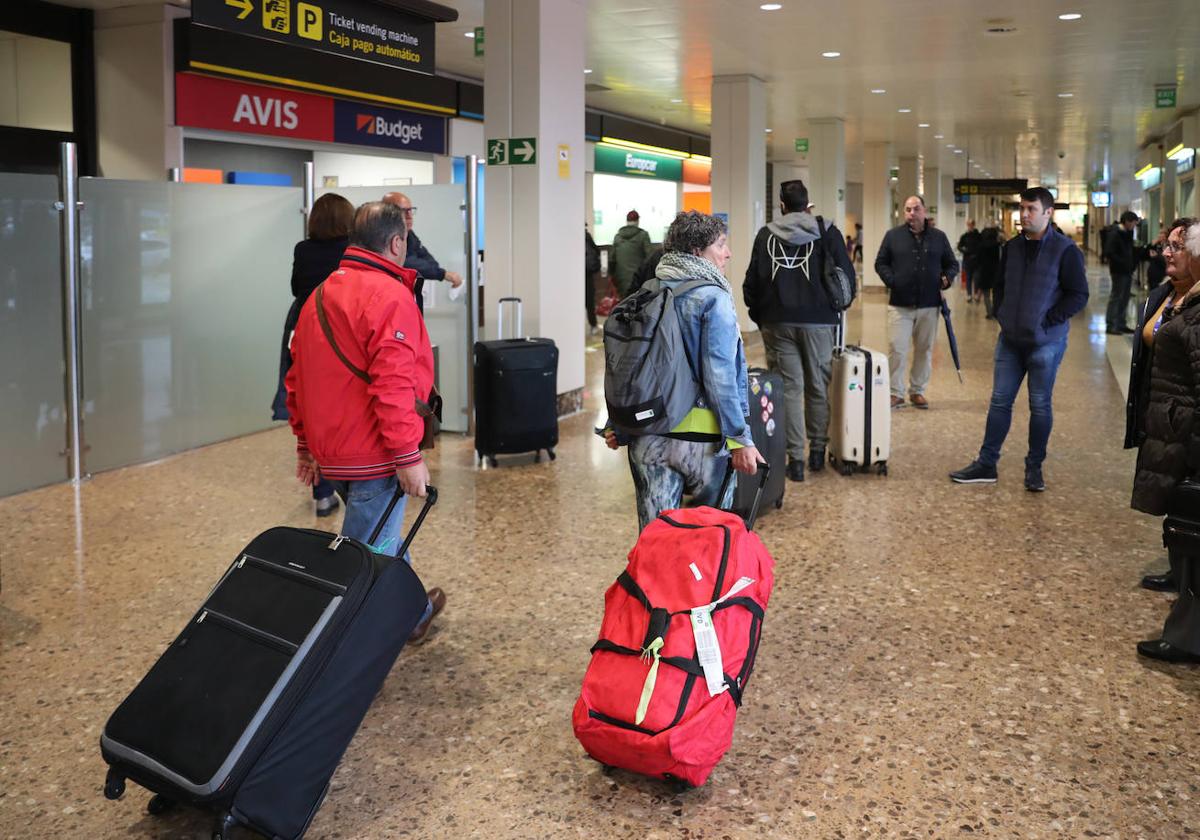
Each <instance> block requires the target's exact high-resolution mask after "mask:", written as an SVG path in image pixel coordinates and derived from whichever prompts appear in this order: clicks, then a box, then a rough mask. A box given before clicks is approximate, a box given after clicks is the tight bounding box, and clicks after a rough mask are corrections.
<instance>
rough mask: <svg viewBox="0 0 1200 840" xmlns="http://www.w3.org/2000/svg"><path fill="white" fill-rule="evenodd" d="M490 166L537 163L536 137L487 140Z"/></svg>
mask: <svg viewBox="0 0 1200 840" xmlns="http://www.w3.org/2000/svg"><path fill="white" fill-rule="evenodd" d="M487 144H488V148H487V162H488V166H516V165H518V164H526V163H537V138H536V137H511V138H508V139H505V138H498V139H495V140H489V141H487Z"/></svg>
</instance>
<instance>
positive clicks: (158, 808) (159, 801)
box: [146, 793, 179, 816]
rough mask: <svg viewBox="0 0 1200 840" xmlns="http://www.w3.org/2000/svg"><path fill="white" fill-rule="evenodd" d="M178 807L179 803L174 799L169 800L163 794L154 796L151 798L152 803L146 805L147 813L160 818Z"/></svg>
mask: <svg viewBox="0 0 1200 840" xmlns="http://www.w3.org/2000/svg"><path fill="white" fill-rule="evenodd" d="M177 805H179V803H178V802H176V801H175V800H174V799H168V798H167V797H165V796H163V795H162V794H161V793H156V794H154V796H152V797H150V801H149V802H147V803H146V813H147V814H151V815H153V816H158V815H159V814H165V813H167V812H168V811H172V810H174V809H175V807H176V806H177Z"/></svg>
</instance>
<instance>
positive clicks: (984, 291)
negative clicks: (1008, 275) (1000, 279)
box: [975, 226, 1004, 321]
mask: <svg viewBox="0 0 1200 840" xmlns="http://www.w3.org/2000/svg"><path fill="white" fill-rule="evenodd" d="M1002 244H1004V237H1003V236H1002V235H1001V233H1000V228H998V227H995V226H992V227H988V228H984V230H983V232H982V233H980V234H979V244H978V248H977V250H976V260H977V264H976V266H975V289H976V291H978V292H979V296H980V297H981V298H983V304H984V306H985V307H987V317H988V320H989V321H991V320H995V318H996V307H995V301H994V300H993V290H994V289H995V288H996V275H997V274H998V273H999V272H1000V246H1001V245H1002Z"/></svg>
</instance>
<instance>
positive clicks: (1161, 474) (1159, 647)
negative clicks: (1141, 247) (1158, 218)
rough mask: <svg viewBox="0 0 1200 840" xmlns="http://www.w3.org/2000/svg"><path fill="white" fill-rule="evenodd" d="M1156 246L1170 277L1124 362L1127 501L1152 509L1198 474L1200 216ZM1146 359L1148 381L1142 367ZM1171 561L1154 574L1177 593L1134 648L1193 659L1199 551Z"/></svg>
mask: <svg viewBox="0 0 1200 840" xmlns="http://www.w3.org/2000/svg"><path fill="white" fill-rule="evenodd" d="M1163 253H1164V256H1165V257H1166V260H1167V276H1168V278H1169V279H1170V281H1171V282H1170V284H1167V285H1166V288H1167V289H1168V290H1169V291H1168V292H1167V293H1165V294H1162V295H1155V296H1154V297H1153V298H1152V300H1156V299H1160V298H1161V300H1159V303H1158V306H1157V307H1155V308H1151V306H1150V305H1149V304H1148V305H1147V307H1146V311H1145V314H1144V315H1143V317H1142V319H1141V321H1142V325H1141V330H1140V332H1139V334H1138V335H1135V336H1134V340H1135V342H1136V343H1137V344H1141V345H1143V347H1142V348H1139V349H1137V350H1135V352H1136V353H1137V355H1136V356H1135V361H1134V363H1133V367H1132V369H1131V377H1130V385H1129V395H1130V407H1129V412H1128V415H1127V421H1128V422H1127V426H1128V428H1127V433H1126V445H1131V444H1132V445H1137V446H1138V459H1137V475H1136V476H1135V478H1134V482H1133V500H1132V505H1133V507H1134V509H1136V510H1140V511H1143V512H1144V513H1149V514H1151V515H1153V516H1164V515H1165V514H1166V513H1167V510H1168V507H1169V505H1170V503H1171V497H1172V494H1173V493H1174V491H1175V489H1176V487H1177V486H1178V485H1179V484H1180V483H1181V482H1182V481H1183V480H1184V479H1185V478H1188V477H1197V476H1200V421H1198V420H1197V415H1198V414H1200V284H1198V283H1197V282H1196V281H1197V280H1200V224H1197V222H1196V220H1195V219H1180V220H1178V221H1176V222H1175V223H1173V224H1172V225H1171V229H1170V233H1169V234H1168V236H1167V242H1166V244H1165V245H1164V246H1163ZM1139 359H1140V361H1139ZM1147 367H1149V369H1150V375H1149V377H1148V378H1149V384H1148V386H1147V385H1145V384H1144V382H1143V378H1144V377H1145V374H1144V372H1142V371H1144V370H1145V369H1146V368H1147ZM1143 406H1144V408H1143ZM1172 554H1174V552H1172ZM1171 566H1172V573H1173V574H1172V573H1168V574H1167V575H1164V576H1159V577H1164V578H1166V579H1167V580H1168V581H1170V579H1171V578H1172V577H1174V581H1173V583H1175V585H1176V586H1177V587H1178V590H1179V599H1178V600H1177V601H1176V602H1175V606H1174V607H1173V608H1172V610H1171V614H1170V615H1169V616H1168V617H1167V622H1166V625H1165V626H1164V628H1163V635H1162V638H1159V639H1151V640H1148V641H1144V642H1139V643H1138V646H1137V649H1138V653H1140V654H1142V655H1143V656H1147V657H1150V658H1152V659H1157V660H1161V661H1165V662H1191V663H1200V602H1197V596H1196V594H1195V593H1197V592H1200V556H1192V555H1190V554H1189V555H1182V554H1180V555H1179V556H1172V558H1171ZM1152 577H1154V576H1152ZM1151 582H1152V583H1153V582H1154V581H1151Z"/></svg>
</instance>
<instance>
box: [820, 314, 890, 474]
mask: <svg viewBox="0 0 1200 840" xmlns="http://www.w3.org/2000/svg"><path fill="white" fill-rule="evenodd" d="M841 334H842V329H841V328H839V330H838V336H839V340H838V348H837V349H836V350H834V353H833V377H832V378H831V380H830V383H829V406H830V418H829V460H830V463H832V464H833V466H834V467H836V468H837V469H838V470H839V471H840V472H841V474H842V475H850V474H852V473H854V472H868V471H869V470H871V469H872V468H874V470H875V472H876V473H878V474H879V475H887V471H888V468H887V462H888V457H889V456H890V453H891V447H892V412H891V389H890V385H889V375H888V359H887V354H886V353H880V352H879V351H877V350H870V349H868V348H866V347H857V346H855V345H849V346H842V341H841Z"/></svg>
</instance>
